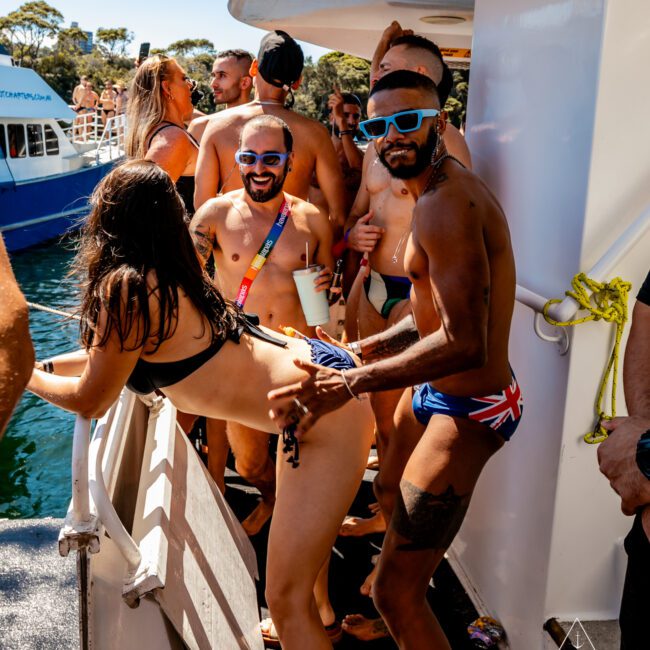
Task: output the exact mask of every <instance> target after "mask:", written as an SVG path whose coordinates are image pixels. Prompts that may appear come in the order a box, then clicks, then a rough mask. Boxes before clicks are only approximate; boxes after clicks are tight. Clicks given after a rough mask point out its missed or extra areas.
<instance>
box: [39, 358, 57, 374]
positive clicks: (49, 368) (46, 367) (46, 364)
mask: <svg viewBox="0 0 650 650" xmlns="http://www.w3.org/2000/svg"><path fill="white" fill-rule="evenodd" d="M41 363H42V364H43V372H49V373H50V374H52V373H53V372H54V364H53V363H52V362H51V361H50V360H49V359H46V360H45V361H41Z"/></svg>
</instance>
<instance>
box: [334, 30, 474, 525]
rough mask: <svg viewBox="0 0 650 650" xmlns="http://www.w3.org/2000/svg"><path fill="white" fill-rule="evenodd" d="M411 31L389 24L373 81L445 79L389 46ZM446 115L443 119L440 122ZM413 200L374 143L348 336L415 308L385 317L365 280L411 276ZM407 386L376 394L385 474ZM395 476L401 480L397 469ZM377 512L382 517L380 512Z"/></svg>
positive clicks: (360, 209)
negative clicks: (407, 258) (402, 73)
mask: <svg viewBox="0 0 650 650" xmlns="http://www.w3.org/2000/svg"><path fill="white" fill-rule="evenodd" d="M410 33H412V32H411V31H410V30H403V29H402V28H401V26H400V25H399V23H397V22H393V23H391V25H389V26H388V27H387V28H386V30H385V31H384V33H383V34H382V38H381V39H380V42H379V43H378V45H377V49H376V51H375V54H374V56H373V60H372V66H371V84H372V85H374V82H376V81H377V80H378V79H380V78H381V77H383V76H384V75H386V74H388V73H389V72H393V71H396V70H412V71H413V72H418V73H420V74H424V75H425V76H428V77H429V78H430V79H432V80H433V81H434V83H438V82H439V81H440V80H441V78H442V65H441V63H440V60H439V59H438V58H437V57H435V56H434V55H433V54H432V53H431V52H429V51H427V50H424V49H421V48H409V47H407V46H406V45H396V46H393V47H390V44H391V42H392V41H393V40H394V39H396V38H398V37H399V36H402V35H406V34H410ZM443 121H444V120H443V119H441V123H442V122H443ZM443 139H444V143H445V145H446V147H447V151H448V152H449V153H450V154H451V155H453V156H455V157H456V158H458V159H459V160H460V161H461V162H462V163H463V164H464V165H465V166H466V167H468V168H470V169H471V157H470V153H469V149H468V148H467V144H466V143H465V140H464V138H463V136H462V135H461V134H460V132H459V131H458V130H457V129H456V128H455V127H454V126H452V125H450V124H445V129H444V136H443ZM407 140H408V139H407ZM414 205H415V201H414V200H413V197H412V196H411V194H410V192H409V191H408V189H407V187H406V185H405V184H404V181H402V180H400V179H398V178H393V177H391V175H390V174H389V173H388V171H387V170H386V168H385V167H384V166H383V165H382V163H381V162H380V160H379V159H378V156H377V152H376V149H375V147H374V146H372V145H371V146H369V147H368V148H367V149H366V155H365V157H364V160H363V168H362V179H361V185H360V188H359V192H358V194H357V197H356V199H355V202H354V204H353V206H352V209H351V211H350V216H349V218H348V220H347V222H346V226H345V228H346V230H348V229H349V235H348V247H349V248H351V249H352V250H353V251H356V252H357V254H361V253H365V254H367V255H368V257H369V267H366V268H364V269H363V270H362V272H360V273H358V274H357V277H356V279H355V280H354V284H353V286H352V289H351V291H350V295H349V297H348V306H347V312H346V323H345V329H346V333H347V336H348V339H349V340H356V339H358V338H365V337H367V336H371V335H372V334H376V333H378V332H381V331H383V330H385V329H387V328H389V327H391V326H392V325H394V324H395V323H397V322H399V321H401V320H402V319H403V318H405V317H407V316H408V315H409V314H410V313H411V304H410V301H409V300H403V301H401V302H399V303H397V304H396V305H395V306H394V307H393V308H392V310H391V311H390V313H389V315H388V318H387V319H385V318H383V317H382V316H381V314H380V313H378V311H377V310H376V308H375V307H374V306H373V305H371V304H370V302H369V301H368V298H367V297H366V294H365V291H364V289H363V286H362V285H363V281H364V280H365V277H366V274H367V272H368V268H369V269H372V270H374V271H376V272H377V273H383V274H386V275H392V276H401V277H405V276H406V271H405V269H404V254H405V252H406V240H407V236H408V234H409V232H410V230H411V223H412V214H413V207H414ZM349 282H352V280H351V279H350V280H349ZM402 392H403V391H402V390H395V391H383V392H381V393H377V394H374V395H372V396H371V401H372V405H373V409H374V411H375V416H376V418H377V432H378V436H377V449H378V454H379V456H380V458H381V463H382V465H383V467H384V471H385V474H386V475H388V474H389V473H390V468H391V466H392V459H391V457H392V450H393V449H392V448H391V446H390V444H389V440H390V437H391V432H392V430H393V414H394V412H395V409H396V407H397V403H398V402H399V399H400V397H401V395H402ZM398 462H401V461H398ZM394 480H395V485H396V482H397V480H398V474H397V472H395V477H394ZM378 517H379V518H381V515H378ZM362 525H365V524H362ZM371 525H376V524H374V523H373V524H371ZM359 530H363V528H360V529H359Z"/></svg>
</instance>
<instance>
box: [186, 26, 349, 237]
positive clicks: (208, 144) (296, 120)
mask: <svg viewBox="0 0 650 650" xmlns="http://www.w3.org/2000/svg"><path fill="white" fill-rule="evenodd" d="M303 63H304V57H303V54H302V50H301V49H300V46H299V45H298V43H296V41H294V40H293V38H291V36H289V34H287V33H286V32H283V31H279V30H278V31H274V32H269V33H268V34H267V35H266V36H265V37H264V38H263V39H262V42H261V44H260V51H259V54H258V56H257V59H255V61H253V64H252V66H251V75H252V76H253V77H254V79H255V91H256V92H255V100H254V101H252V102H250V103H249V104H246V105H244V106H238V107H236V108H233V109H230V110H226V111H222V112H221V113H219V114H218V115H216V116H214V118H213V119H211V120H210V124H209V125H208V127H207V129H206V131H205V134H204V136H203V138H202V141H201V150H200V152H199V159H198V163H197V169H196V191H195V193H194V205H195V207H196V208H197V209H198V208H199V206H201V205H203V203H205V202H206V201H207V200H208V199H210V198H212V197H214V196H216V195H217V194H218V193H225V192H230V191H232V190H235V189H238V188H240V187H242V181H241V177H240V175H239V174H237V173H235V170H236V167H237V163H236V162H235V152H236V151H237V147H238V144H239V135H240V133H241V130H242V128H243V126H244V124H246V122H248V120H250V119H251V118H253V117H256V116H257V115H263V114H265V113H266V114H270V115H275V116H276V117H279V118H280V119H282V120H284V121H285V122H286V123H287V124H288V125H289V127H290V129H291V131H292V133H293V134H294V152H295V158H294V162H293V168H292V171H291V172H290V173H289V175H288V176H287V179H286V182H285V190H286V191H287V192H288V193H289V194H292V195H294V196H297V197H299V198H302V199H307V196H308V193H309V184H310V180H311V177H312V174H313V173H314V172H315V173H316V177H317V179H318V183H319V185H320V187H321V188H322V191H323V194H324V195H325V199H326V200H327V204H328V206H329V216H330V222H331V223H332V226H333V227H334V229H335V231H341V230H342V227H343V223H344V221H345V217H346V215H345V214H344V212H345V207H344V198H343V178H342V175H341V169H340V166H339V163H338V159H337V156H336V152H335V151H334V147H333V145H332V142H331V140H330V138H329V134H328V132H327V129H326V128H325V127H324V126H323V125H322V124H319V123H318V122H316V121H315V120H310V119H309V118H306V117H304V116H302V115H299V114H298V113H294V112H293V111H292V110H290V105H291V104H292V103H293V91H294V90H295V89H296V88H297V87H298V85H299V83H300V76H301V74H302V68H303Z"/></svg>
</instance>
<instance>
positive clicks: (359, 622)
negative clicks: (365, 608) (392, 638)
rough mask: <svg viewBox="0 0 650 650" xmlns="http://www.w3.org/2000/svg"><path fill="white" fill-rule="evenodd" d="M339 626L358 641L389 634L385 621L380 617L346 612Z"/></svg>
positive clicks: (370, 639)
mask: <svg viewBox="0 0 650 650" xmlns="http://www.w3.org/2000/svg"><path fill="white" fill-rule="evenodd" d="M341 627H342V628H343V629H344V630H345V631H346V632H347V633H348V634H350V635H352V636H353V637H356V638H357V639H359V640H360V641H374V640H375V639H383V638H385V637H387V636H389V632H388V628H387V627H386V623H384V621H383V620H382V619H381V618H366V617H365V616H362V615H361V614H348V615H347V616H346V617H345V618H344V619H343V622H342V623H341Z"/></svg>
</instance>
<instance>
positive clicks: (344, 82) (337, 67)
mask: <svg viewBox="0 0 650 650" xmlns="http://www.w3.org/2000/svg"><path fill="white" fill-rule="evenodd" d="M369 76H370V63H369V62H368V61H366V60H365V59H360V58H359V57H356V56H352V55H350V54H345V53H344V52H329V53H328V54H325V55H324V56H322V57H321V58H320V59H319V60H318V62H317V63H316V64H314V63H313V61H312V60H311V58H310V57H308V58H307V60H306V62H305V67H304V70H303V74H302V82H301V84H300V87H299V88H298V90H297V92H296V103H295V106H294V108H295V110H297V111H298V112H300V113H302V114H303V115H307V116H308V117H312V118H314V119H317V120H321V121H322V122H324V123H327V98H328V97H329V95H330V93H332V91H333V88H334V86H336V87H338V88H339V89H340V90H341V91H342V92H350V93H354V94H355V95H358V97H359V98H360V99H361V102H362V103H363V104H364V105H365V102H366V100H367V98H368V92H369V86H368V80H369Z"/></svg>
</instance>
